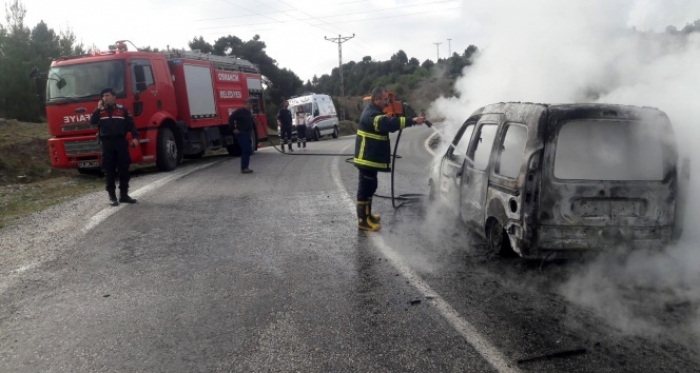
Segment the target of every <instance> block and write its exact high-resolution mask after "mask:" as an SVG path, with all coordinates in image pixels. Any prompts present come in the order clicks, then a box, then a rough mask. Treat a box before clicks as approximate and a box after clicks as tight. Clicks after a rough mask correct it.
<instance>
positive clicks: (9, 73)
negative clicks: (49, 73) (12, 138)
mask: <svg viewBox="0 0 700 373" xmlns="http://www.w3.org/2000/svg"><path fill="white" fill-rule="evenodd" d="M5 10H6V16H5V24H0V50H1V51H2V52H0V117H9V118H15V119H19V120H22V121H29V122H38V121H40V120H41V117H42V116H43V115H44V107H43V103H41V102H40V101H39V100H38V98H37V93H41V94H43V92H44V87H45V82H44V81H42V80H38V85H35V82H34V81H33V80H32V79H30V78H29V72H30V71H31V70H32V68H34V67H37V68H38V69H39V71H46V70H48V68H49V66H50V65H51V61H52V60H54V59H56V58H58V57H59V56H61V55H70V54H74V53H84V50H83V47H82V44H78V45H76V44H75V39H76V37H75V35H74V34H73V32H72V31H70V30H68V31H66V32H62V33H56V32H55V31H54V30H53V29H51V28H49V27H48V25H47V24H46V23H44V22H43V21H41V22H39V23H38V24H37V25H36V26H34V27H33V28H31V29H30V28H29V27H27V26H26V25H25V24H24V18H25V16H26V14H27V10H26V8H25V7H24V5H23V4H22V2H21V1H20V0H13V1H12V2H10V3H9V5H6V7H5ZM37 89H38V92H37Z"/></svg>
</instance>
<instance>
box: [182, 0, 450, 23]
mask: <svg viewBox="0 0 700 373" xmlns="http://www.w3.org/2000/svg"><path fill="white" fill-rule="evenodd" d="M221 1H225V0H221ZM277 1H279V2H281V3H282V4H284V5H286V6H288V7H290V8H292V11H299V12H302V13H304V14H306V15H307V16H309V17H310V18H304V19H296V20H297V21H310V20H320V19H325V18H336V17H345V16H354V15H362V14H370V13H371V14H375V13H378V12H385V11H389V10H394V9H405V8H414V7H417V6H423V5H433V4H440V3H449V2H455V1H457V0H437V1H431V2H428V3H421V4H409V5H403V6H396V7H391V8H382V9H377V10H373V11H365V12H356V13H345V14H336V15H328V16H319V17H313V16H311V15H309V14H308V13H306V12H304V11H302V10H299V9H297V8H295V7H293V6H292V5H289V4H287V3H286V2H284V1H281V0H277ZM229 4H230V3H229ZM232 5H234V4H232ZM237 6H238V5H237ZM266 6H268V7H270V6H269V5H266ZM239 7H240V6H239ZM240 8H243V7H240ZM243 9H245V8H243ZM273 9H274V8H273ZM245 10H247V9H245ZM251 12H252V11H251ZM289 12H290V11H288V10H281V11H276V12H269V13H255V12H253V13H255V14H257V15H260V16H265V15H268V14H279V13H289ZM244 17H247V15H243V16H233V17H221V18H208V19H198V20H195V22H201V21H216V20H222V19H231V18H244ZM290 17H291V16H290Z"/></svg>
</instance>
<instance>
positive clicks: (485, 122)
mask: <svg viewBox="0 0 700 373" xmlns="http://www.w3.org/2000/svg"><path fill="white" fill-rule="evenodd" d="M500 121H501V116H500V115H498V114H490V115H484V116H483V117H482V118H481V120H479V122H478V123H477V125H476V129H475V131H474V134H473V135H472V138H471V141H470V142H469V148H468V149H467V157H466V160H465V162H464V165H463V167H462V181H461V186H460V197H459V214H460V217H461V218H462V220H463V221H464V222H465V223H467V225H469V226H470V227H472V228H473V229H474V230H476V232H478V233H480V234H482V235H483V234H484V224H485V219H486V218H485V214H486V192H487V190H488V186H489V173H490V170H491V158H492V157H491V154H492V153H493V145H494V142H495V141H496V134H497V132H498V125H499V122H500Z"/></svg>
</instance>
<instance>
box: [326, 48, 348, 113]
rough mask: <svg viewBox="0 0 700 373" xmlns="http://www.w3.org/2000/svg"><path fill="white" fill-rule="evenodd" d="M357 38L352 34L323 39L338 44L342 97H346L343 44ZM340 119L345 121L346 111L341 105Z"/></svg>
mask: <svg viewBox="0 0 700 373" xmlns="http://www.w3.org/2000/svg"><path fill="white" fill-rule="evenodd" d="M354 37H355V34H352V36H341V35H338V37H337V38H328V37H325V36H324V37H323V38H324V39H326V40H328V41H332V42H334V43H338V72H339V73H340V96H341V97H345V88H344V87H343V43H345V42H346V41H348V40H350V39H352V38H354ZM340 119H341V120H345V109H343V105H340Z"/></svg>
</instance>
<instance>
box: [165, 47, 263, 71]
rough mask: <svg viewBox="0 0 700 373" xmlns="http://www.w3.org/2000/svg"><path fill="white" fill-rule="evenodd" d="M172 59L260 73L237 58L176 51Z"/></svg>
mask: <svg viewBox="0 0 700 373" xmlns="http://www.w3.org/2000/svg"><path fill="white" fill-rule="evenodd" d="M169 58H170V59H177V58H189V59H193V60H199V61H210V62H212V63H214V66H215V67H216V68H217V69H221V70H232V71H242V72H247V73H256V74H258V73H260V71H259V70H258V68H257V67H256V66H255V65H253V63H251V62H250V61H248V60H244V59H242V58H238V57H235V56H216V55H211V54H208V53H201V52H198V51H185V50H175V51H173V52H171V53H170V54H169Z"/></svg>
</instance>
